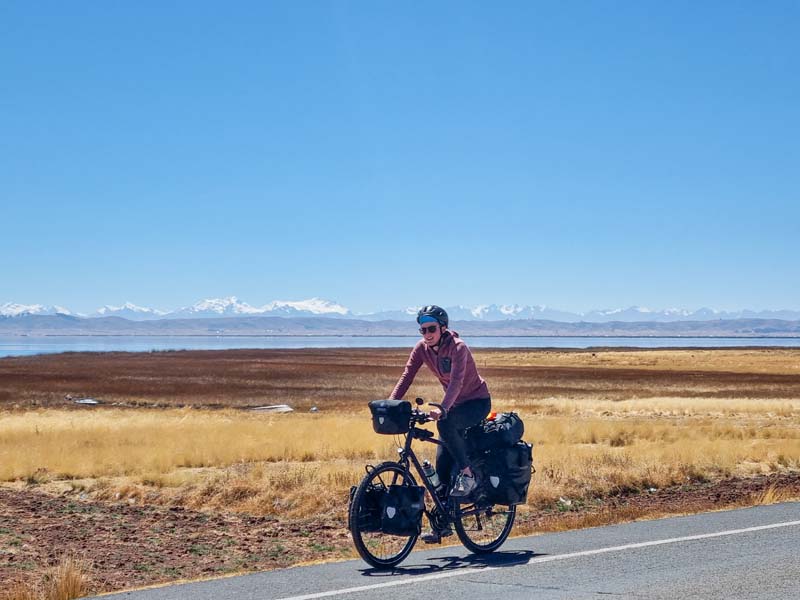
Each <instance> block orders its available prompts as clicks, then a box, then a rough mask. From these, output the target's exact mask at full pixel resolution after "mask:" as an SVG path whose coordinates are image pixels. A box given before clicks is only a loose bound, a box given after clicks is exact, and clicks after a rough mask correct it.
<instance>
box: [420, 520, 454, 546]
mask: <svg viewBox="0 0 800 600" xmlns="http://www.w3.org/2000/svg"><path fill="white" fill-rule="evenodd" d="M451 535H453V530H452V529H450V526H449V525H448V526H447V527H445V528H444V529H431V530H430V531H426V532H425V533H423V534H422V535H421V536H419V539H421V540H422V541H423V542H425V543H426V544H441V543H442V538H446V537H449V536H451Z"/></svg>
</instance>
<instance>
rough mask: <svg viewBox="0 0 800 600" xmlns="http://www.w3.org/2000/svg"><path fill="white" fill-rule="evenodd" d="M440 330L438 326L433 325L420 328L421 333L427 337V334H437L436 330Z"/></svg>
mask: <svg viewBox="0 0 800 600" xmlns="http://www.w3.org/2000/svg"><path fill="white" fill-rule="evenodd" d="M438 328H439V326H438V325H431V326H430V327H420V328H419V332H420V333H421V334H422V335H425V334H426V333H436V330H437V329H438Z"/></svg>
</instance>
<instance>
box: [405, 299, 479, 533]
mask: <svg viewBox="0 0 800 600" xmlns="http://www.w3.org/2000/svg"><path fill="white" fill-rule="evenodd" d="M417 323H419V325H420V330H419V331H420V333H421V334H422V339H421V340H420V341H419V342H417V344H416V346H414V349H413V350H412V351H411V355H410V356H409V357H408V362H407V363H406V367H405V370H404V371H403V374H402V375H401V376H400V379H399V380H398V382H397V385H396V386H395V388H394V391H392V393H391V395H390V396H389V397H390V398H392V399H398V400H400V399H402V398H403V396H404V395H405V393H406V392H407V391H408V388H409V387H410V386H411V383H412V382H413V381H414V377H415V376H416V374H417V371H419V369H420V367H421V366H422V365H423V364H425V365H426V366H427V367H428V368H429V369H430V370H431V371H432V372H433V374H434V375H435V376H436V377H437V378H438V379H439V381H440V382H441V384H442V387H443V388H444V390H445V393H444V399H443V400H442V402H441V404H442V406H443V407H444V412H443V411H441V410H439V409H438V408H434V409H432V410H431V411H430V416H431V418H432V419H434V420H435V421H436V427H437V429H438V430H439V437H440V438H441V440H442V442H444V446H439V447H438V449H437V451H436V471H437V472H438V474H439V478H440V479H441V480H442V482H443V483H444V484H445V485H447V486H450V485H451V483H452V487H450V495H451V496H453V497H466V496H469V495H470V494H471V493H472V492H473V491H474V490H475V488H476V487H477V482H476V479H475V474H474V473H473V471H472V468H471V467H470V464H469V460H468V458H467V442H466V440H465V439H464V430H465V429H467V428H469V427H471V426H473V425H477V424H478V423H480V422H481V420H482V419H483V418H484V417H485V416H486V415H487V414H489V411H490V410H491V408H492V401H491V397H490V396H489V388H488V386H487V385H486V382H485V381H484V380H483V378H482V377H481V376H480V375H479V374H478V368H477V366H476V365H475V360H474V359H473V357H472V353H471V352H470V350H469V347H468V346H467V344H465V343H464V341H463V340H461V339H460V338H459V336H458V333H456V332H455V331H451V330H450V329H449V319H448V317H447V312H445V310H444V309H443V308H440V307H438V306H436V305H430V306H423V307H422V308H421V309H420V310H419V312H418V313H417ZM454 464H455V466H456V467H457V468H458V474H457V475H456V478H455V481H453V482H451V481H450V479H451V477H450V474H451V472H452V471H453V470H454V469H453V465H454ZM450 534H452V530H450V528H449V526H448V527H446V528H444V529H442V530H439V531H436V530H433V531H432V532H431V533H428V534H425V535H423V536H422V539H423V541H425V542H428V543H438V542H440V541H441V538H442V537H443V536H446V535H450Z"/></svg>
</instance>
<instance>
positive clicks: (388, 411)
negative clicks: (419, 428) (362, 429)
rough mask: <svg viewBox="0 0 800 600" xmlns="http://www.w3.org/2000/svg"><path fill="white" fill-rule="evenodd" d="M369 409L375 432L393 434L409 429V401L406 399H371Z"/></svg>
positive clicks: (406, 431) (405, 431)
mask: <svg viewBox="0 0 800 600" xmlns="http://www.w3.org/2000/svg"><path fill="white" fill-rule="evenodd" d="M369 410H370V411H371V412H372V428H373V429H374V430H375V433H382V434H385V435H395V434H398V433H408V431H409V430H410V429H411V402H409V401H408V400H373V401H372V402H370V403H369Z"/></svg>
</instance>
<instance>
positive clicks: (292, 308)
mask: <svg viewBox="0 0 800 600" xmlns="http://www.w3.org/2000/svg"><path fill="white" fill-rule="evenodd" d="M445 308H446V310H447V312H448V314H449V315H450V319H451V321H454V322H455V321H507V320H526V319H537V320H548V321H560V322H566V323H578V322H589V323H609V322H614V321H619V322H627V323H633V322H661V323H665V322H676V321H712V320H720V319H781V320H788V321H795V320H800V311H798V310H761V311H756V310H740V311H731V312H729V311H718V310H714V309H711V308H701V309H699V310H687V309H677V308H672V309H664V310H652V309H649V308H642V307H638V306H632V307H630V308H624V309H610V310H592V311H589V312H586V313H575V312H569V311H564V310H559V309H557V308H552V307H548V306H543V305H521V304H482V305H478V306H473V307H468V306H450V307H445ZM416 312H417V307H408V308H403V309H397V310H387V311H378V312H373V313H353V312H352V311H350V309H348V308H347V307H345V306H342V305H341V304H338V303H336V302H332V301H330V300H323V299H321V298H311V299H308V300H297V301H285V300H274V301H272V302H269V303H267V304H264V305H262V306H252V305H250V304H248V303H247V302H242V301H240V300H239V299H238V298H237V297H236V296H229V297H227V298H217V299H209V300H201V301H199V302H196V303H195V304H193V305H191V306H187V307H183V308H179V309H177V310H172V311H165V310H159V309H155V308H147V307H142V306H137V305H135V304H132V303H130V302H126V303H125V304H123V305H121V306H109V305H106V306H103V307H102V308H99V309H98V310H96V311H95V312H93V313H91V314H81V313H76V312H73V311H70V310H69V309H67V308H64V307H62V306H44V305H41V304H31V305H25V304H17V303H13V302H7V303H5V304H0V316H3V317H20V316H26V315H67V316H72V317H79V318H100V317H121V318H123V319H127V320H130V321H149V320H155V319H197V318H206V317H245V316H246V317H258V316H262V317H288V318H292V317H334V318H349V319H362V320H367V321H407V320H409V319H412V318H413V317H414V315H416Z"/></svg>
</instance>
